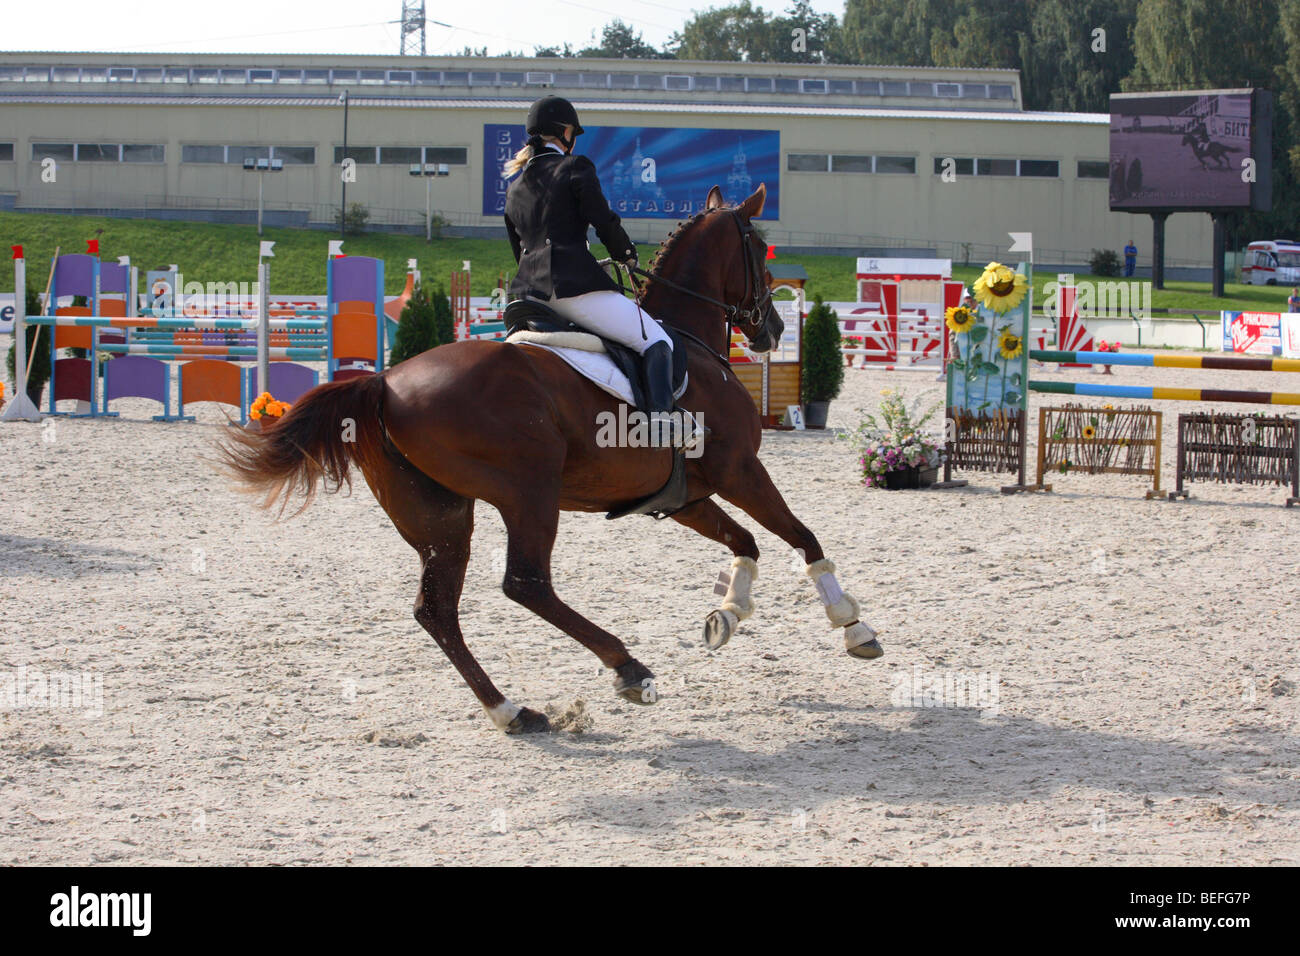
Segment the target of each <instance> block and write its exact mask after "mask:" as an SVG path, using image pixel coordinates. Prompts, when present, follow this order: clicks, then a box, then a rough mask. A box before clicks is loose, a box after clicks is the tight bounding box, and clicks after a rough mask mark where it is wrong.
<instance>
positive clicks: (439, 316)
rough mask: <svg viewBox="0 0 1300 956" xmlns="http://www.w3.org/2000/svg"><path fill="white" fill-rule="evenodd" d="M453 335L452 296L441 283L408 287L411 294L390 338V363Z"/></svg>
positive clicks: (446, 340) (432, 346) (440, 342)
mask: <svg viewBox="0 0 1300 956" xmlns="http://www.w3.org/2000/svg"><path fill="white" fill-rule="evenodd" d="M455 339H456V328H455V323H454V322H453V321H452V315H451V300H450V299H448V298H447V290H446V289H444V288H443V287H442V285H438V286H435V287H434V288H433V289H430V288H429V287H428V286H426V285H425V284H424V283H420V284H419V285H417V286H416V287H415V288H414V289H412V290H411V297H410V298H409V299H407V300H406V305H405V306H404V307H403V308H402V316H401V318H400V319H399V320H398V322H397V339H396V341H394V342H393V352H392V356H391V361H392V364H393V365H396V364H397V363H398V362H404V361H406V360H407V359H409V358H413V357H415V356H416V355H419V354H420V353H421V352H427V351H428V350H429V349H431V348H434V347H435V346H439V345H445V344H446V343H448V342H453V341H455Z"/></svg>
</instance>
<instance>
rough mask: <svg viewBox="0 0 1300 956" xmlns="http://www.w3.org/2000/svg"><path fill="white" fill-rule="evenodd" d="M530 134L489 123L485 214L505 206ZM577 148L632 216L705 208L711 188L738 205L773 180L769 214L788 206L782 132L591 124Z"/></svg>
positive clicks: (617, 207) (623, 212) (679, 214)
mask: <svg viewBox="0 0 1300 956" xmlns="http://www.w3.org/2000/svg"><path fill="white" fill-rule="evenodd" d="M526 139H527V137H526V136H525V135H524V128H523V126H513V125H507V124H499V123H489V124H484V126H483V156H484V157H485V162H486V165H487V168H486V169H485V170H484V171H483V215H485V216H499V215H501V213H502V212H504V211H505V207H506V189H507V187H508V186H509V182H508V181H507V180H506V179H503V178H502V177H501V168H502V166H504V165H505V162H506V160H508V159H510V157H511V156H513V155H514V154H515V152H516V151H517V150H519V149H520V148H522V147H523V145H524V141H525V140H526ZM576 150H577V151H578V152H579V153H581V154H582V155H584V156H587V157H588V158H590V159H591V161H592V162H594V163H595V164H596V171H597V173H598V174H599V176H600V183H601V185H602V186H603V187H604V189H605V197H606V198H607V199H608V200H609V204H610V206H611V207H612V208H613V210H614V211H615V212H616V213H618V214H619V215H620V216H621V217H623V218H624V219H682V218H684V217H686V216H690V215H693V214H695V213H697V212H699V211H700V210H702V209H703V208H704V202H705V200H706V199H707V198H708V195H709V190H710V189H711V188H712V187H713V186H718V187H720V188H721V189H722V194H723V196H724V197H726V200H727V202H729V203H738V202H740V201H741V200H742V199H744V198H745V197H747V196H748V195H749V194H750V193H752V192H753V191H754V190H755V189H757V188H758V184H759V183H766V184H767V202H766V204H765V205H764V207H763V215H762V217H761V218H763V219H776V218H777V217H778V216H779V215H780V210H781V189H780V170H781V134H780V132H779V131H777V130H766V129H689V128H682V127H675V128H671V129H670V128H661V127H656V126H589V127H587V128H586V131H585V132H584V133H583V134H582V136H580V137H579V138H578V145H577V147H576Z"/></svg>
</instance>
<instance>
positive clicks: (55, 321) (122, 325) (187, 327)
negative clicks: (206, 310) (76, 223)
mask: <svg viewBox="0 0 1300 956" xmlns="http://www.w3.org/2000/svg"><path fill="white" fill-rule="evenodd" d="M325 321H326V320H325V319H270V320H269V321H268V325H269V327H270V330H271V331H272V332H324V331H325ZM27 324H28V325H59V326H90V327H93V328H112V329H156V330H159V331H169V332H191V331H198V332H255V331H256V330H257V320H256V319H224V318H212V317H191V318H179V317H177V318H149V317H145V316H138V317H136V318H130V317H123V316H109V315H58V316H55V315H34V316H31V317H30V318H28V319H27Z"/></svg>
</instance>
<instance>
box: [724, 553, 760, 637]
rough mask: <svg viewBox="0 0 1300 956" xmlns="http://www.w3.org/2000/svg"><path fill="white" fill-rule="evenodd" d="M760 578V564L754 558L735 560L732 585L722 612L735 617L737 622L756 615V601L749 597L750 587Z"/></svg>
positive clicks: (725, 598) (733, 560) (732, 564)
mask: <svg viewBox="0 0 1300 956" xmlns="http://www.w3.org/2000/svg"><path fill="white" fill-rule="evenodd" d="M757 577H758V562H757V561H755V560H754V559H753V558H733V559H732V561H731V583H730V584H729V585H727V593H726V595H725V596H724V597H723V599H722V607H721V610H722V611H723V612H727V613H731V614H733V615H735V617H736V620H737V621H743V620H745V619H746V618H747V617H749V616H750V615H751V614H753V613H754V601H753V599H752V598H751V597H750V595H749V590H750V586H751V585H752V584H753V583H754V579H755V578H757Z"/></svg>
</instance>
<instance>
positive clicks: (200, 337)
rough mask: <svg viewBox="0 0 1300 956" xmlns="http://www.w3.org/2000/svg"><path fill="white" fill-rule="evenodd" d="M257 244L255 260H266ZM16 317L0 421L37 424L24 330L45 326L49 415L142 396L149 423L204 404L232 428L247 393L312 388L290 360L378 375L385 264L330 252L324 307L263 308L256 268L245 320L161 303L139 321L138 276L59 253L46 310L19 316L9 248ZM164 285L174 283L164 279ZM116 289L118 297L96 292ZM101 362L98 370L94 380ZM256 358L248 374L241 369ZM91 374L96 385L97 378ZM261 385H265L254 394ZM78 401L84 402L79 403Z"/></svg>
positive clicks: (20, 282) (102, 411)
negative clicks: (62, 405)
mask: <svg viewBox="0 0 1300 956" xmlns="http://www.w3.org/2000/svg"><path fill="white" fill-rule="evenodd" d="M271 245H272V244H271V243H263V245H262V249H261V252H262V255H263V256H271V255H274V253H272V252H271V251H270V248H269V247H270V246H271ZM14 270H15V282H16V288H17V289H18V290H19V294H18V295H17V296H15V302H16V306H17V308H16V314H15V323H14V334H15V340H16V343H17V346H16V354H17V356H19V357H20V362H19V366H18V368H19V369H20V370H21V371H20V373H19V377H20V379H21V381H20V382H19V383H18V389H17V391H18V392H19V394H20V395H22V396H23V397H22V398H21V399H18V400H16V401H15V402H14V403H13V404H12V405H11V407H10V408H8V409H6V411H5V418H21V419H24V420H28V421H34V420H37V419H39V415H38V414H37V412H36V409H35V408H34V407H31V403H30V402H28V401H26V374H25V372H26V364H25V363H24V362H22V360H21V356H23V355H24V353H25V351H26V327H27V326H42V325H44V326H50V327H51V331H52V333H53V334H52V335H50V336H47V338H48V340H49V343H48V347H49V348H50V350H51V377H50V384H49V404H48V414H51V415H61V414H68V413H66V412H60V411H59V410H58V402H60V401H64V400H76V401H77V402H78V403H79V408H85V409H86V411H85V412H83V413H80V414H85V415H88V416H91V417H95V416H100V415H106V416H112V415H115V414H116V412H113V411H111V410H110V408H109V402H111V401H113V400H114V399H118V398H127V397H133V398H147V399H152V400H154V401H157V402H159V403H160V404H162V406H163V413H162V414H161V415H156V416H154V418H155V420H158V421H177V420H193V416H187V415H186V414H185V406H186V405H187V404H193V403H195V402H203V401H212V402H219V403H222V404H226V405H233V406H235V407H236V408H237V409H238V410H239V413H240V420H241V421H243V420H244V419H245V417H246V414H247V409H248V405H249V402H250V400H251V398H252V396H255V395H257V394H258V393H259V392H260V391H263V390H265V391H270V392H271V393H272V394H273V395H275V396H276V397H277V398H279V399H280V400H282V401H288V402H292V401H293V400H294V399H296V398H297V397H298V396H299V395H301V394H302V393H303V392H305V391H307V390H308V389H310V388H312V387H313V386H314V385H315V384H316V383H317V381H318V373H317V371H316V370H315V369H312V368H309V367H307V366H305V365H301V364H297V363H299V362H304V361H307V362H324V363H325V365H326V374H327V376H328V377H329V378H330V379H332V380H335V381H337V380H341V379H345V378H351V377H355V376H357V375H367V374H372V373H373V372H376V371H380V370H382V368H383V360H384V333H385V317H384V297H383V281H384V280H383V276H384V264H383V262H382V261H380V260H377V259H369V258H365V257H358V256H338V257H335V258H331V259H329V260H328V264H327V269H326V283H327V291H326V307H325V309H323V310H322V309H291V310H272V309H270V308H269V293H268V287H269V278H270V267H269V265H268V264H267V263H265V262H263V261H261V256H259V262H258V283H257V300H256V306H255V310H254V314H253V315H251V316H246V315H243V314H240V313H228V314H220V313H206V314H189V312H188V310H184V309H177V308H175V307H174V306H173V304H172V303H174V302H175V301H176V299H174V298H172V297H170V296H166V295H165V296H163V297H162V298H161V299H158V300H157V301H161V302H164V303H165V305H164V306H163V307H161V308H157V307H154V308H148V309H146V310H144V311H145V312H146V313H147V314H144V315H141V314H139V305H138V297H137V295H136V288H137V285H138V276H137V272H136V270H135V268H134V267H131V266H130V265H129V264H116V263H101V262H100V261H99V258H98V256H95V255H75V256H61V257H59V258H58V259H57V260H56V262H55V263H54V267H53V281H52V283H51V287H50V294H49V296H48V297H47V300H46V303H45V313H46V314H44V315H39V316H27V315H26V314H25V296H24V295H23V293H22V290H24V289H25V288H26V263H25V261H24V259H23V256H22V249H21V247H18V246H15V247H14ZM172 275H173V279H174V278H175V276H174V273H173V274H172ZM158 276H159V274H157V273H151V274H150V279H151V282H150V285H151V289H150V298H149V299H148V301H151V302H152V301H155V298H154V292H155V291H156V285H155V281H156V280H157V279H158ZM112 294H120V295H121V296H122V298H121V299H114V298H107V297H106V295H112ZM77 296H81V297H84V298H85V301H86V302H87V303H88V304H87V305H85V306H73V305H70V304H69V305H62V304H60V302H61V300H63V299H68V300H71V299H72V298H73V297H77ZM61 348H80V349H85V350H86V357H85V358H59V357H58V350H59V349H61ZM101 356H112V358H111V360H109V361H104V362H103V363H102V373H101V374H100V375H96V374H94V369H96V368H99V367H100V365H101V361H100V358H101ZM250 361H256V363H257V366H256V368H245V367H243V366H242V364H241V363H244V362H250ZM173 374H175V375H176V377H177V378H178V380H179V390H178V407H177V410H176V412H175V413H173V412H172V408H171V396H172V391H173V389H172V385H173ZM101 378H102V390H101V387H100V385H101V382H100V379H101ZM262 382H266V383H267V385H266V387H265V388H264V389H263V388H262V387H260V386H261V383H262ZM82 403H84V404H82Z"/></svg>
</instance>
